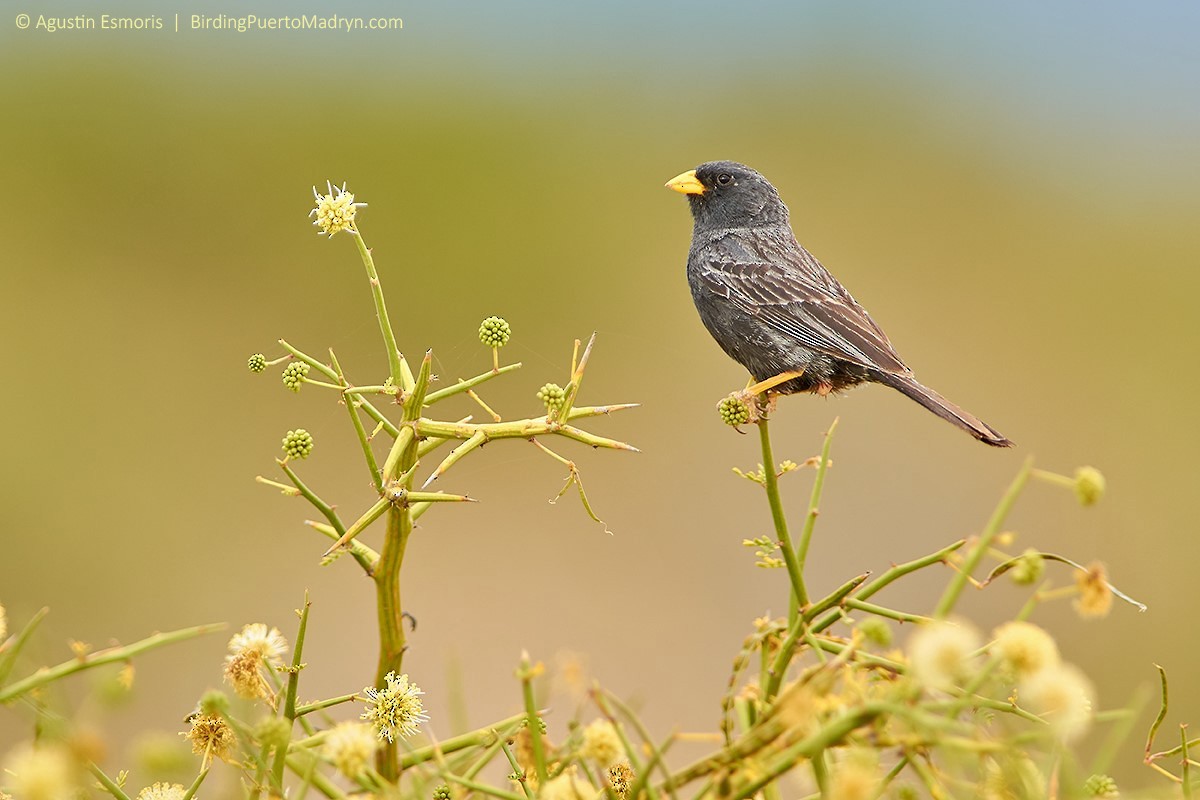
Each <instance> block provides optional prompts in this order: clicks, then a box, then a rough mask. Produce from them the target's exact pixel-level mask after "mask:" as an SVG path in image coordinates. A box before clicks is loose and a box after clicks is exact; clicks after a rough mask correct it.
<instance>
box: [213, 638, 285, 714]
mask: <svg viewBox="0 0 1200 800" xmlns="http://www.w3.org/2000/svg"><path fill="white" fill-rule="evenodd" d="M286 651H287V640H286V639H284V638H283V634H281V633H280V632H279V629H278V628H270V629H268V628H267V626H266V625H264V624H263V623H261V622H255V623H251V624H250V625H247V626H246V627H244V628H242V631H241V633H237V634H234V636H233V638H232V639H230V640H229V652H230V654H229V655H227V656H226V657H225V680H226V681H227V682H229V684H231V685H232V686H233V691H234V693H236V694H237V696H238V697H244V698H246V699H248V700H257V699H260V698H261V699H271V698H272V697H274V692H272V691H271V687H270V685H269V684H268V683H267V680H266V678H264V677H263V669H264V668H268V669H269V668H270V667H271V666H273V665H277V664H278V663H279V662H280V659H281V658H282V656H283V654H284V653H285V652H286Z"/></svg>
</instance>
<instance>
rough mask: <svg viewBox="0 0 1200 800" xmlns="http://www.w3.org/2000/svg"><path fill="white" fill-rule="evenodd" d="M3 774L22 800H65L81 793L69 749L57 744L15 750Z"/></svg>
mask: <svg viewBox="0 0 1200 800" xmlns="http://www.w3.org/2000/svg"><path fill="white" fill-rule="evenodd" d="M0 774H2V775H4V776H5V777H6V778H7V780H6V781H5V782H6V783H7V784H8V787H9V789H11V790H12V792H13V797H15V798H19V800H62V798H64V797H74V796H75V795H76V794H78V793H79V791H80V789H81V786H80V780H79V778H80V775H79V770H78V769H77V767H76V765H75V764H74V763H73V762H72V761H71V757H70V755H69V754H68V753H67V751H66V749H65V748H64V747H61V746H59V745H54V744H51V745H44V746H41V747H37V748H34V747H30V746H28V745H27V746H25V747H22V748H20V749H18V750H16V751H15V752H14V753H13V754H12V755H11V756H10V757H9V758H8V760H7V762H6V763H5V765H4V769H2V770H0Z"/></svg>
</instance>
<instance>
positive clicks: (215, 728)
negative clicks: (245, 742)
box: [181, 714, 237, 765]
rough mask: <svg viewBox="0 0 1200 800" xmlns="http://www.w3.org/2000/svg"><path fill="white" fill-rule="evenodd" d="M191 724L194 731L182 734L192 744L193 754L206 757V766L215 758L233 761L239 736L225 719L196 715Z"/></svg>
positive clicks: (215, 716)
mask: <svg viewBox="0 0 1200 800" xmlns="http://www.w3.org/2000/svg"><path fill="white" fill-rule="evenodd" d="M189 722H191V723H192V729H191V730H190V731H188V732H187V733H184V734H181V735H182V736H183V737H184V738H186V739H187V740H188V741H190V742H191V743H192V752H193V753H195V754H196V755H198V756H203V757H204V764H205V765H207V764H208V763H209V762H210V761H212V758H213V756H216V757H217V758H219V759H221V760H222V761H226V762H228V761H231V760H232V759H233V751H234V748H235V747H236V746H237V734H235V733H234V732H233V728H231V727H229V723H228V722H226V721H225V718H224V717H221V716H218V715H216V714H194V715H192V717H191V719H190V720H189Z"/></svg>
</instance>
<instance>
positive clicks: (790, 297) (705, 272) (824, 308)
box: [699, 236, 909, 374]
mask: <svg viewBox="0 0 1200 800" xmlns="http://www.w3.org/2000/svg"><path fill="white" fill-rule="evenodd" d="M788 238H789V239H791V237H788ZM706 249H707V251H708V252H706V253H704V257H703V263H704V268H703V269H701V270H700V271H699V273H700V274H699V277H700V278H701V280H702V281H703V282H704V285H705V286H706V287H707V288H708V290H709V291H711V292H713V293H715V294H717V295H719V296H722V297H724V298H726V299H727V300H728V301H729V302H730V303H732V304H733V305H734V306H735V307H736V308H738V309H739V310H740V311H742V312H743V313H746V314H750V315H752V316H755V317H757V318H758V319H760V320H762V321H763V322H764V323H765V324H767V325H769V326H770V327H772V328H774V329H775V330H777V331H779V332H780V333H783V334H786V335H787V336H790V337H792V338H794V339H795V340H796V341H797V342H799V343H800V344H802V345H804V346H805V347H807V348H809V349H811V350H815V351H817V352H819V353H824V354H825V355H828V356H832V357H834V358H839V359H843V360H845V361H851V362H854V363H856V364H861V365H862V366H864V367H873V368H876V369H881V370H884V371H887V372H894V373H900V374H904V373H908V372H909V370H908V367H906V366H905V365H904V362H903V361H901V359H900V356H899V355H898V354H897V353H896V351H895V350H894V349H893V348H892V344H891V342H889V341H888V338H887V335H886V334H884V332H883V330H882V329H881V328H880V327H879V326H878V325H877V324H876V323H875V320H873V319H871V317H870V316H869V315H868V314H867V312H866V310H865V309H864V308H863V307H862V306H860V305H859V304H858V303H857V302H856V301H855V300H854V298H853V297H851V296H850V293H849V292H848V291H846V289H845V288H844V287H843V286H842V285H841V284H840V283H838V281H837V279H836V278H834V277H833V276H832V275H830V274H829V272H828V271H827V270H826V269H825V268H824V267H823V266H821V263H820V262H819V261H817V259H816V258H814V257H813V256H812V255H811V254H810V253H809V252H808V251H807V250H805V249H804V248H803V247H801V246H800V245H798V244H796V243H795V240H794V239H792V240H791V242H784V241H773V240H771V239H763V238H762V237H752V238H749V239H747V238H746V237H741V236H738V237H725V238H723V239H721V240H719V241H717V242H713V243H712V245H710V246H709V247H708V248H706Z"/></svg>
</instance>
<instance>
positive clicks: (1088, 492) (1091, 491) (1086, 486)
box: [1075, 467, 1104, 506]
mask: <svg viewBox="0 0 1200 800" xmlns="http://www.w3.org/2000/svg"><path fill="white" fill-rule="evenodd" d="M1075 496H1076V497H1078V498H1079V502H1080V504H1081V505H1085V506H1091V505H1095V504H1096V503H1098V502H1099V501H1100V498H1101V497H1103V496H1104V476H1103V475H1101V474H1100V470H1098V469H1096V468H1095V467H1080V468H1079V469H1077V470H1075Z"/></svg>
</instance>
